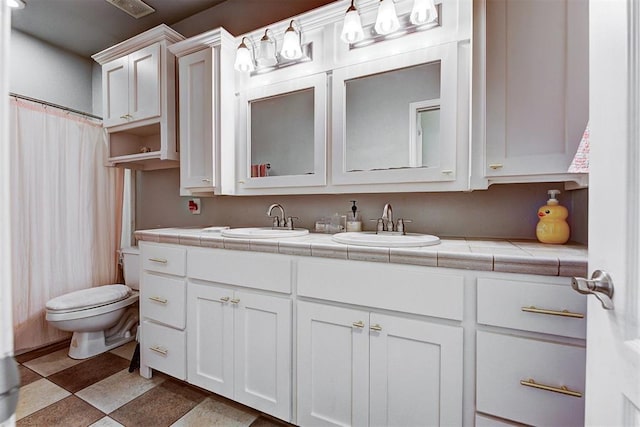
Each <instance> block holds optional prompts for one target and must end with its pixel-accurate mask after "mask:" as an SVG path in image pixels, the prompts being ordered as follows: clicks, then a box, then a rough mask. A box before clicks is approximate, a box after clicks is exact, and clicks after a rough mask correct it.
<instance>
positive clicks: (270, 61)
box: [256, 37, 278, 67]
mask: <svg viewBox="0 0 640 427" xmlns="http://www.w3.org/2000/svg"><path fill="white" fill-rule="evenodd" d="M258 52H259V53H258V58H257V59H256V62H257V63H258V65H259V66H261V67H273V66H274V65H276V64H277V63H278V60H277V59H276V46H275V43H273V41H271V39H269V38H268V37H263V38H262V40H260V47H259V50H258Z"/></svg>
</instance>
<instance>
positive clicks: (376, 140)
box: [345, 61, 441, 171]
mask: <svg viewBox="0 0 640 427" xmlns="http://www.w3.org/2000/svg"><path fill="white" fill-rule="evenodd" d="M440 65H441V64H440V62H439V61H436V62H430V63H427V64H421V65H416V66H411V67H406V68H401V69H397V70H393V71H387V72H383V73H379V74H372V75H368V76H364V77H359V78H355V79H352V80H348V81H346V82H345V96H346V102H345V104H346V117H345V122H346V132H345V144H346V150H345V157H346V170H347V171H367V170H378V169H398V168H409V167H433V166H438V162H439V157H440V138H439V134H440V108H439V105H440V86H441V85H440V69H441V67H440ZM407 116H409V117H410V122H409V126H407V119H406V118H407ZM418 132H419V133H420V135H418Z"/></svg>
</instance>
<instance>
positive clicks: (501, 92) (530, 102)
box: [472, 0, 589, 188]
mask: <svg viewBox="0 0 640 427" xmlns="http://www.w3.org/2000/svg"><path fill="white" fill-rule="evenodd" d="M474 7H475V9H476V10H475V14H476V22H477V23H478V25H476V27H475V31H476V37H475V42H474V52H478V55H475V54H474V57H475V65H474V91H475V92H474V99H475V100H476V102H475V104H474V122H475V123H474V136H473V139H474V165H473V170H474V173H473V176H472V187H473V188H486V187H487V185H489V184H492V183H500V182H505V183H510V182H536V181H537V182H547V181H575V182H578V183H580V184H585V183H586V176H585V175H584V174H568V173H567V171H568V168H569V165H570V164H571V161H572V159H573V157H574V155H575V153H576V150H577V148H578V145H579V143H580V140H581V138H582V134H583V132H584V130H585V127H586V125H587V122H588V118H589V84H588V82H589V73H588V70H589V56H588V53H589V48H588V41H589V40H588V38H589V34H588V28H589V16H588V3H587V2H580V1H571V0H559V1H553V2H546V1H545V2H540V1H536V0H522V1H515V2H513V1H507V0H485V1H480V2H474ZM541 22H544V25H538V23H541Z"/></svg>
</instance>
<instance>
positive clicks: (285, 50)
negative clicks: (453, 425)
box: [280, 19, 302, 59]
mask: <svg viewBox="0 0 640 427" xmlns="http://www.w3.org/2000/svg"><path fill="white" fill-rule="evenodd" d="M294 22H295V21H294V20H293V19H292V20H291V22H290V23H289V28H287V30H286V31H285V32H284V40H283V41H282V50H281V51H280V55H282V57H283V58H285V59H298V58H300V57H301V56H302V46H300V39H301V35H300V32H299V31H296V30H295V29H294V28H293V23H294ZM296 24H297V25H298V27H300V24H298V23H297V22H296Z"/></svg>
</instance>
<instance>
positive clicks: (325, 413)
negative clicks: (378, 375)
mask: <svg viewBox="0 0 640 427" xmlns="http://www.w3.org/2000/svg"><path fill="white" fill-rule="evenodd" d="M297 307H298V322H297V325H298V351H297V357H298V399H297V402H298V418H297V422H298V424H299V425H303V426H311V425H312V426H367V425H369V399H368V396H369V329H368V327H369V314H368V313H367V312H366V311H360V310H352V309H346V308H340V307H333V306H329V305H323V304H314V303H308V302H303V301H298V304H297ZM420 425H422V423H420Z"/></svg>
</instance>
